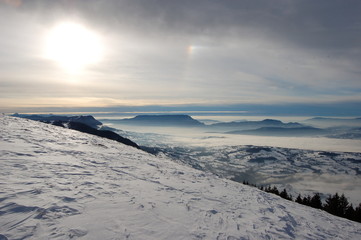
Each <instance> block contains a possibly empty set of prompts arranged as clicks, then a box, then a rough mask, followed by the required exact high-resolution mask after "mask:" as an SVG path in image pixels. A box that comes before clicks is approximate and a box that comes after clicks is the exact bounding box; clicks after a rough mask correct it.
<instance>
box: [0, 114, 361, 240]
mask: <svg viewBox="0 0 361 240" xmlns="http://www.w3.org/2000/svg"><path fill="white" fill-rule="evenodd" d="M0 131H1V135H0V140H1V151H0V169H1V174H0V184H1V191H0V237H1V238H2V239H11V240H12V239H62V240H63V239H65V240H66V239H89V240H92V239H105V240H106V239H149V240H152V239H175V240H177V239H219V240H222V239H224V240H225V239H228V240H231V239H233V240H234V239H359V237H360V235H361V225H360V224H359V223H356V222H352V221H349V220H346V219H342V218H338V217H335V216H332V215H330V214H327V213H326V212H324V211H320V210H316V209H312V208H308V207H305V206H302V205H299V204H296V203H294V202H291V201H287V200H284V199H281V198H280V197H278V196H275V195H271V194H268V193H265V192H262V191H259V190H258V189H256V188H251V187H248V186H245V185H242V184H239V183H236V182H232V181H229V180H226V179H222V178H219V177H217V176H215V175H213V174H211V173H206V172H202V171H199V170H196V169H193V168H190V167H187V166H185V165H181V164H178V163H176V162H174V161H171V160H169V159H168V158H166V157H155V156H153V155H150V154H148V153H146V152H144V151H141V150H138V149H135V148H132V147H129V146H126V145H124V144H119V143H118V142H115V141H111V140H108V139H105V138H100V137H97V136H93V135H89V134H85V133H81V132H77V131H72V130H70V129H66V128H59V127H56V126H53V125H50V124H44V123H41V122H36V121H30V120H27V119H21V118H13V117H7V116H5V117H0Z"/></svg>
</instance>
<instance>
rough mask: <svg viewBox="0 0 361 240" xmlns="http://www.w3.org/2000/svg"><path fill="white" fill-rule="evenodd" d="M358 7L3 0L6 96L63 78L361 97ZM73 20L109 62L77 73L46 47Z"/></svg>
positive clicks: (100, 90) (139, 91)
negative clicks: (49, 35)
mask: <svg viewBox="0 0 361 240" xmlns="http://www.w3.org/2000/svg"><path fill="white" fill-rule="evenodd" d="M359 9H361V2H360V1H357V0H350V1H347V2H346V1H342V0H333V1H326V0H320V1H311V0H304V1H288V0H278V1H268V0H259V1H254V0H246V1H234V0H222V1H219V0H198V1H191V0H184V1H172V0H87V1H80V0H77V1H76V0H63V1H52V0H27V1H22V3H21V4H20V5H17V7H16V8H14V7H11V6H9V5H7V4H4V1H2V3H1V2H0V11H1V16H0V20H1V22H6V23H7V24H1V25H0V30H1V31H2V33H3V34H4V36H7V37H6V38H2V39H0V43H1V46H2V47H1V48H0V51H1V53H2V56H0V61H1V62H0V70H1V72H0V74H1V76H2V78H3V79H4V80H2V81H3V82H2V83H3V84H7V88H6V89H7V90H6V92H4V91H5V90H1V92H0V93H1V95H2V96H5V95H6V96H10V95H13V96H18V94H17V93H20V92H24V91H25V90H24V89H21V86H27V84H32V86H33V87H28V88H27V89H28V91H27V92H26V94H27V95H29V96H30V95H31V94H33V95H34V96H37V97H38V96H39V95H41V94H44V92H46V91H44V90H45V89H47V87H48V86H49V85H52V84H56V85H57V88H56V89H57V91H58V93H59V94H58V95H64V94H65V96H64V97H74V96H75V95H76V94H79V95H80V96H83V97H84V96H86V95H88V96H96V97H97V98H104V99H106V98H111V99H117V98H126V99H128V100H129V101H132V100H133V101H140V102H141V101H142V102H152V103H154V102H156V101H159V102H173V103H174V102H176V101H178V102H180V103H181V102H187V103H189V102H192V101H193V102H195V103H200V102H202V103H204V102H207V101H208V102H209V101H212V102H217V101H218V102H219V103H225V102H228V103H237V102H240V103H242V102H267V103H268V102H280V101H288V102H297V101H300V102H308V101H309V99H312V101H316V102H323V101H325V100H327V101H329V99H333V100H335V101H336V100H339V101H344V100H345V99H347V100H351V101H352V100H357V101H358V100H359V97H358V96H359V92H360V90H361V82H360V81H359V79H360V70H359V69H361V31H360V30H361V15H360V14H359ZM64 20H74V21H76V22H80V23H82V24H84V25H85V26H86V27H89V28H91V29H92V30H94V31H95V32H97V33H98V34H99V35H100V36H102V37H103V40H104V42H105V44H106V50H107V55H106V58H105V59H104V61H103V62H102V63H101V64H98V65H94V66H91V67H89V69H87V71H85V73H84V74H82V75H79V76H75V77H69V76H67V75H66V74H64V73H62V72H61V71H60V70H59V69H57V66H56V65H55V64H52V63H50V62H46V61H44V59H42V58H41V53H40V52H41V51H42V50H41V47H42V44H43V42H42V41H43V35H44V33H46V31H47V30H49V29H50V28H51V27H52V26H54V24H56V23H57V22H59V21H64ZM190 46H193V47H192V48H191V49H193V50H194V51H192V52H190V51H189V49H190ZM195 46H196V47H195ZM71 78H74V79H73V80H72V79H71ZM9 82H12V84H9ZM74 83H76V84H75V85H74ZM17 84H18V85H17ZM62 84H63V86H62ZM10 85H11V87H10ZM75 86H77V87H75ZM71 88H74V89H73V90H69V89H71ZM79 89H80V90H79ZM54 94H56V93H54ZM67 94H68V95H67ZM167 99H168V100H167Z"/></svg>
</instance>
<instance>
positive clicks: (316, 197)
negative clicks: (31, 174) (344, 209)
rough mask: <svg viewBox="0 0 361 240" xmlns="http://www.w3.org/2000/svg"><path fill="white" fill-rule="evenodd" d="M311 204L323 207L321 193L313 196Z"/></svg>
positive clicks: (314, 206) (319, 207) (315, 206)
mask: <svg viewBox="0 0 361 240" xmlns="http://www.w3.org/2000/svg"><path fill="white" fill-rule="evenodd" d="M310 206H311V207H313V208H317V209H322V202H321V197H320V194H319V193H316V194H315V195H313V197H312V198H311V200H310Z"/></svg>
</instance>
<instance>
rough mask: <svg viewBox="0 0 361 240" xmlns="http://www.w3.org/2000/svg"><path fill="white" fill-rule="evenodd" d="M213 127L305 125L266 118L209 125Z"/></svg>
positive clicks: (296, 126) (292, 126)
mask: <svg viewBox="0 0 361 240" xmlns="http://www.w3.org/2000/svg"><path fill="white" fill-rule="evenodd" d="M209 126H210V127H212V128H218V129H234V130H249V129H256V128H262V127H283V128H299V127H304V125H302V124H300V123H296V122H290V123H283V122H282V121H279V120H274V119H264V120H262V121H240V122H222V123H215V124H211V125H209Z"/></svg>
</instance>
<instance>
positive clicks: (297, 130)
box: [227, 127, 328, 137]
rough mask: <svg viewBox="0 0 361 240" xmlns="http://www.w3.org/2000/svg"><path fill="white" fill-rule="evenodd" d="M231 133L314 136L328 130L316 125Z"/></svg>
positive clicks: (264, 128)
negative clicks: (315, 126)
mask: <svg viewBox="0 0 361 240" xmlns="http://www.w3.org/2000/svg"><path fill="white" fill-rule="evenodd" d="M227 133H229V134H244V135H258V136H288V137H297V136H314V135H325V134H327V133H328V132H327V131H326V130H324V129H320V128H314V127H294V128H285V127H262V128H257V129H251V130H239V131H230V132H227Z"/></svg>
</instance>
